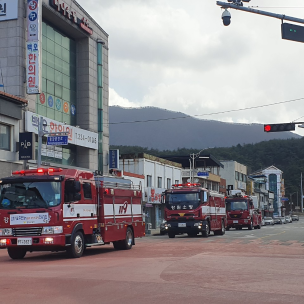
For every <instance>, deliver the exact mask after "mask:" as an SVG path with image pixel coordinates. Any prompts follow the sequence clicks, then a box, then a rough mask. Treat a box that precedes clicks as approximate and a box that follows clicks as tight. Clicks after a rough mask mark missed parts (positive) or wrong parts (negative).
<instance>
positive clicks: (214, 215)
mask: <svg viewBox="0 0 304 304" xmlns="http://www.w3.org/2000/svg"><path fill="white" fill-rule="evenodd" d="M163 203H164V204H165V220H166V221H167V231H168V236H169V238H174V237H175V235H177V234H181V233H187V234H188V235H189V236H196V235H198V234H202V236H204V237H208V236H209V234H210V231H214V234H218V235H223V234H225V228H226V209H225V200H224V196H223V195H221V194H219V193H215V192H211V191H209V190H207V189H205V188H203V187H201V184H190V183H188V184H175V185H173V186H172V189H168V190H166V191H165V192H164V193H163Z"/></svg>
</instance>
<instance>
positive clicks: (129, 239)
mask: <svg viewBox="0 0 304 304" xmlns="http://www.w3.org/2000/svg"><path fill="white" fill-rule="evenodd" d="M132 244H133V230H132V229H131V228H130V227H128V228H127V232H126V238H125V239H124V240H123V241H121V249H123V250H128V249H131V248H132ZM114 248H115V247H114Z"/></svg>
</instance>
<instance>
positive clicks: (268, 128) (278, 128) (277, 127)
mask: <svg viewBox="0 0 304 304" xmlns="http://www.w3.org/2000/svg"><path fill="white" fill-rule="evenodd" d="M295 129H296V128H295V123H280V124H268V125H264V132H268V133H269V132H283V131H294V130H295Z"/></svg>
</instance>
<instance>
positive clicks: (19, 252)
mask: <svg viewBox="0 0 304 304" xmlns="http://www.w3.org/2000/svg"><path fill="white" fill-rule="evenodd" d="M7 252H8V255H9V257H10V258H11V259H13V260H21V259H23V258H24V257H25V255H26V250H24V249H20V248H7Z"/></svg>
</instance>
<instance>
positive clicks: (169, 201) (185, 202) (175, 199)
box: [166, 192, 200, 209]
mask: <svg viewBox="0 0 304 304" xmlns="http://www.w3.org/2000/svg"><path fill="white" fill-rule="evenodd" d="M199 204H200V198H199V193H193V192H192V193H183V192H179V193H167V195H166V205H167V207H168V208H169V209H172V208H171V206H181V207H182V209H195V208H197V207H198V206H199Z"/></svg>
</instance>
